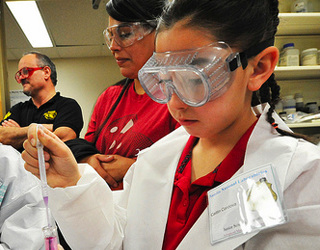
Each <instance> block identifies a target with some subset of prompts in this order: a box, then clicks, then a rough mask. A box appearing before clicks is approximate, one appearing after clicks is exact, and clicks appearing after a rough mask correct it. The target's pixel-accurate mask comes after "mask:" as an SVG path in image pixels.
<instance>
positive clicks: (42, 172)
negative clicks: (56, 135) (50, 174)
mask: <svg viewBox="0 0 320 250" xmlns="http://www.w3.org/2000/svg"><path fill="white" fill-rule="evenodd" d="M39 129H42V130H43V126H42V125H41V124H37V130H36V131H37V151H38V162H39V171H40V180H41V189H42V197H43V201H44V204H45V206H46V213H47V220H48V227H50V226H51V223H50V217H49V206H48V203H49V199H48V184H47V175H46V166H45V161H44V153H43V145H42V143H41V142H40V140H39V139H38V130H39Z"/></svg>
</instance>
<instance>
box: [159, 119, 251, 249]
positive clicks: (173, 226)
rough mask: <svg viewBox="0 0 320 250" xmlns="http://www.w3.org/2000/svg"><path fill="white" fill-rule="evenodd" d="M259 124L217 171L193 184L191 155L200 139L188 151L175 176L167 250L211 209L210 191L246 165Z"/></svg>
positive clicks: (232, 151) (165, 238)
mask: <svg viewBox="0 0 320 250" xmlns="http://www.w3.org/2000/svg"><path fill="white" fill-rule="evenodd" d="M255 124H256V122H255V123H254V124H253V125H252V126H251V127H250V128H249V129H248V130H247V132H246V133H245V134H244V135H243V136H242V137H241V138H240V140H239V141H238V142H237V144H236V145H235V146H234V147H233V149H232V150H231V151H230V153H229V154H228V155H227V157H226V158H225V159H224V160H223V161H222V162H221V163H220V164H219V166H218V167H216V168H215V170H214V171H213V172H211V173H209V174H207V175H205V176H203V177H201V178H199V179H197V180H195V181H194V182H193V183H191V155H192V149H193V147H194V146H195V145H196V144H197V142H198V138H195V137H193V136H191V137H190V139H189V140H188V142H187V144H186V147H185V148H184V150H183V152H182V155H181V158H180V161H179V164H178V168H177V171H176V175H175V181H174V187H173V193H172V198H171V205H170V210H169V215H168V221H167V227H166V232H165V236H164V240H163V246H162V249H163V250H174V249H176V248H177V246H178V245H179V244H180V242H181V241H182V239H183V238H184V236H185V235H186V234H187V233H188V231H189V230H190V228H191V227H192V226H193V224H194V223H195V222H196V220H197V219H198V218H199V216H200V215H201V214H202V212H203V211H204V210H205V208H206V207H207V204H208V203H207V192H208V191H209V190H210V189H212V188H214V187H216V186H218V185H220V184H221V183H223V182H225V181H227V180H228V179H230V178H231V177H232V176H233V175H234V173H235V172H237V171H238V169H239V168H240V167H241V166H242V165H243V161H244V155H245V151H246V146H247V142H248V140H249V137H250V135H251V132H252V130H253V128H254V126H255Z"/></svg>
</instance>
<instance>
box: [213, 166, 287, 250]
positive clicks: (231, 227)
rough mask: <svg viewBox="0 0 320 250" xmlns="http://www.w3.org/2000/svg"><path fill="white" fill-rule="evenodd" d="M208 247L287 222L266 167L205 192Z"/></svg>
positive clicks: (277, 189)
mask: <svg viewBox="0 0 320 250" xmlns="http://www.w3.org/2000/svg"><path fill="white" fill-rule="evenodd" d="M208 200H209V220H210V240H211V244H212V245H213V244H215V243H217V242H219V241H223V240H226V239H228V238H230V237H234V236H239V235H243V234H247V233H251V232H254V231H257V230H263V229H265V228H269V227H273V226H276V225H281V224H283V223H285V222H286V221H287V216H286V213H285V211H284V209H283V202H282V201H283V200H282V190H281V187H280V185H279V182H278V178H277V175H276V172H275V168H274V167H273V166H272V165H271V164H270V165H266V166H262V167H259V168H257V169H254V170H252V171H249V172H246V173H243V174H241V175H239V176H237V177H236V178H232V179H230V180H228V181H226V182H224V183H223V184H221V185H220V186H219V187H216V188H214V189H211V190H210V191H209V192H208Z"/></svg>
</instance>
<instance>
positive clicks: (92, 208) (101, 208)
mask: <svg viewBox="0 0 320 250" xmlns="http://www.w3.org/2000/svg"><path fill="white" fill-rule="evenodd" d="M79 168H80V170H81V172H82V177H81V179H80V180H79V182H78V183H77V185H76V186H73V187H67V188H55V189H50V191H49V206H50V208H51V210H52V213H53V216H54V218H55V219H56V221H57V223H58V225H59V227H60V229H61V231H62V233H63V235H64V237H65V239H66V241H67V242H68V244H69V245H70V247H71V248H72V249H77V250H81V249H86V250H87V249H122V241H123V237H124V226H125V221H126V219H125V208H121V207H119V206H118V205H114V197H113V195H114V194H113V193H114V192H112V191H111V190H110V188H109V186H108V185H107V183H106V182H105V181H104V180H103V179H102V178H101V177H100V176H99V175H98V174H97V172H96V171H95V170H94V169H93V168H92V167H91V166H89V165H87V164H79ZM117 192H118V191H117ZM120 192H121V191H120Z"/></svg>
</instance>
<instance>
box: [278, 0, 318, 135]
mask: <svg viewBox="0 0 320 250" xmlns="http://www.w3.org/2000/svg"><path fill="white" fill-rule="evenodd" d="M294 2H295V1H290V0H286V1H281V0H280V2H279V9H280V14H279V18H280V24H279V27H278V31H277V33H276V40H275V46H276V47H277V48H278V49H279V50H281V49H282V47H283V45H284V44H287V43H294V47H295V48H296V49H299V50H300V58H301V51H303V50H306V49H309V48H317V49H318V50H320V0H313V1H310V2H311V3H312V5H313V12H304V13H293V12H291V5H292V4H293V3H294ZM300 65H301V64H300ZM275 77H276V79H277V82H278V84H279V85H280V87H281V96H282V97H284V96H288V95H294V94H295V93H302V95H303V99H304V103H305V104H306V103H308V102H317V104H318V105H319V106H320V65H315V66H277V67H276V69H275ZM289 127H291V128H292V129H293V130H294V131H296V132H300V133H304V134H309V135H310V134H312V135H316V134H320V122H307V123H300V124H290V125H289Z"/></svg>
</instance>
